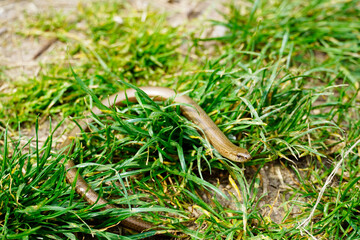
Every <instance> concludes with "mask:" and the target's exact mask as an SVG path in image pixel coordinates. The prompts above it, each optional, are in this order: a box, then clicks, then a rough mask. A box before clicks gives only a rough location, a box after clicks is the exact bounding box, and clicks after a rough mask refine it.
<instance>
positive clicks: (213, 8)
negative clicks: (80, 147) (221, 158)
mask: <svg viewBox="0 0 360 240" xmlns="http://www.w3.org/2000/svg"><path fill="white" fill-rule="evenodd" d="M88 2H89V1H87V2H86V4H88ZM224 2H225V1H223V0H217V1H212V0H196V1H192V0H157V1H145V0H142V1H141V0H137V1H131V5H133V6H134V7H135V8H138V9H142V8H146V7H154V8H156V9H157V10H158V11H160V12H161V11H166V12H167V14H168V16H169V17H168V21H169V23H170V24H171V25H173V26H177V25H182V24H186V25H187V26H188V27H189V28H191V27H193V26H194V25H196V24H199V23H203V22H205V20H206V19H219V18H221V16H220V14H218V13H217V10H219V9H221V8H223V7H224ZM78 4H79V1H77V0H73V1H67V0H49V1H43V0H0V65H3V66H6V67H7V68H8V70H7V72H6V74H7V75H8V76H10V78H11V79H12V80H14V81H20V80H24V79H25V80H26V78H27V77H29V76H36V75H37V74H38V73H39V71H41V66H40V65H39V61H47V60H49V61H50V60H51V58H53V57H54V56H52V55H50V54H48V53H49V52H51V49H52V48H64V50H65V47H66V46H64V45H62V43H59V42H56V43H52V44H50V46H48V48H47V45H49V39H43V38H41V39H33V38H28V39H24V38H23V37H20V36H18V35H16V31H17V29H16V28H17V27H16V26H17V22H19V21H21V20H22V19H23V18H24V16H25V15H24V14H25V13H27V14H37V13H41V12H43V11H47V10H49V9H54V10H56V11H63V12H69V13H70V12H72V11H75V10H76V7H77V5H78ZM83 4H85V3H83ZM205 34H209V35H211V36H221V35H222V34H224V29H222V28H215V29H214V28H213V29H211V32H207V33H205ZM42 49H43V50H44V49H45V51H44V52H43V53H42V55H41V56H40V57H39V58H36V59H35V60H34V56H35V55H36V54H37V53H38V52H39V51H41V50H42ZM64 52H65V51H64ZM64 55H65V53H64ZM6 90H7V86H6V83H1V82H0V91H6ZM44 124H45V123H44ZM45 125H46V124H45ZM42 129H43V133H46V132H47V131H48V128H47V127H42ZM40 130H41V129H40ZM62 132H63V129H60V131H59V134H61V133H62ZM23 134H25V135H27V134H28V136H32V132H31V131H30V132H28V133H27V134H26V133H23ZM41 134H42V133H41V132H40V135H41ZM45 138H46V136H43V139H45ZM62 138H64V137H62ZM59 141H61V138H60V140H59ZM305 165H306V164H305ZM256 168H257V167H255V166H254V167H253V168H251V169H248V170H246V175H247V176H249V179H251V178H252V177H253V174H254V173H255V170H256ZM299 171H300V172H305V171H306V166H305V167H303V168H301V169H299ZM219 178H221V176H219ZM260 178H261V183H260V185H261V186H260V188H261V189H262V191H263V193H264V194H266V197H264V198H263V200H262V201H261V205H265V204H267V207H266V208H263V209H264V210H263V216H264V217H270V218H271V219H272V220H273V221H275V222H277V223H280V222H282V219H283V217H284V213H285V211H284V209H287V208H288V207H289V206H287V204H284V202H286V201H287V200H288V197H289V196H288V195H287V193H286V192H287V191H288V190H289V188H290V187H289V186H293V187H295V188H296V187H297V186H298V185H299V184H298V183H297V180H296V179H297V178H296V176H295V174H294V172H293V171H292V170H290V169H289V168H287V167H285V166H284V165H283V164H282V162H280V161H278V162H272V163H268V164H266V165H265V166H264V167H263V168H262V170H261V171H260ZM226 179H227V177H226V176H225V177H224V180H225V181H222V182H223V183H224V184H223V185H222V186H221V188H222V189H224V190H225V189H228V190H229V189H231V185H230V184H226V182H227V181H226ZM204 195H205V194H204ZM222 204H224V205H228V206H232V205H233V203H231V202H226V201H223V202H222ZM298 211H299V209H297V208H294V209H293V213H294V214H296V213H297V212H298ZM194 215H196V213H194Z"/></svg>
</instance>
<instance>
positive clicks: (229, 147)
mask: <svg viewBox="0 0 360 240" xmlns="http://www.w3.org/2000/svg"><path fill="white" fill-rule="evenodd" d="M140 89H141V90H143V91H144V92H145V93H146V94H147V95H148V96H149V97H151V98H153V100H155V101H159V100H165V99H168V98H174V102H176V103H184V104H182V105H180V109H181V112H182V114H183V115H184V116H185V117H186V118H187V119H189V120H191V121H192V122H194V123H195V124H196V125H198V127H199V128H200V129H201V131H202V133H204V134H205V135H206V137H207V139H208V140H209V142H210V143H211V145H212V146H213V147H214V148H215V149H216V150H217V151H218V152H219V153H220V154H221V155H222V156H223V157H225V158H228V159H229V160H232V161H235V162H246V161H248V160H250V158H251V156H250V154H249V152H248V151H247V150H246V149H243V148H240V147H238V146H235V145H234V144H233V143H231V142H230V141H229V139H228V138H227V137H226V136H225V135H224V133H223V132H222V131H221V130H220V129H219V128H218V127H217V126H216V124H215V123H214V122H213V121H212V120H211V118H210V117H209V116H208V115H207V114H206V112H205V111H204V110H203V109H202V108H201V107H200V106H199V105H198V104H197V103H196V102H194V101H193V100H192V99H191V98H190V97H188V96H186V95H181V94H176V93H175V91H174V90H172V89H169V88H164V87H141V88H140ZM135 93H136V90H134V89H128V90H126V91H121V92H118V93H116V94H114V95H112V96H110V97H109V98H106V99H105V100H103V101H102V104H103V105H105V106H107V107H111V106H121V105H124V103H126V102H127V101H129V102H137V100H136V97H135V96H136V95H135ZM92 112H93V114H101V110H100V109H99V108H97V107H94V108H93V109H92ZM89 115H90V114H88V116H89ZM89 121H91V118H90V119H81V120H79V121H78V125H79V126H80V127H81V129H83V130H84V131H86V130H87V129H88V123H89ZM81 129H80V128H79V127H75V128H74V129H73V130H72V131H71V132H70V134H69V135H68V137H67V139H66V140H65V141H64V142H63V143H62V144H61V146H60V148H61V149H62V148H65V147H67V146H69V145H71V143H72V141H73V139H74V137H76V136H77V135H79V134H80V133H81ZM70 151H71V149H70ZM65 168H66V170H67V173H66V179H67V181H68V182H69V183H74V181H76V183H75V190H76V192H77V193H78V194H79V195H81V196H82V197H83V198H84V199H85V200H86V201H87V202H88V203H89V204H91V205H93V204H96V205H103V206H105V207H104V208H105V209H110V208H115V207H116V206H114V205H111V204H108V202H107V201H106V200H105V199H103V198H102V197H99V195H98V194H97V193H96V192H95V191H94V190H93V189H91V188H90V187H89V185H88V184H87V183H86V181H85V180H84V179H83V178H82V177H81V176H80V175H78V174H77V169H76V167H75V164H74V162H73V161H72V160H69V161H68V162H67V163H66V165H65ZM120 224H121V225H122V226H124V227H125V228H129V229H132V230H135V231H137V232H143V231H146V230H150V229H159V228H156V227H155V226H153V225H152V224H150V223H148V222H145V221H143V220H140V219H138V218H135V217H129V218H126V219H124V220H122V221H121V223H120Z"/></svg>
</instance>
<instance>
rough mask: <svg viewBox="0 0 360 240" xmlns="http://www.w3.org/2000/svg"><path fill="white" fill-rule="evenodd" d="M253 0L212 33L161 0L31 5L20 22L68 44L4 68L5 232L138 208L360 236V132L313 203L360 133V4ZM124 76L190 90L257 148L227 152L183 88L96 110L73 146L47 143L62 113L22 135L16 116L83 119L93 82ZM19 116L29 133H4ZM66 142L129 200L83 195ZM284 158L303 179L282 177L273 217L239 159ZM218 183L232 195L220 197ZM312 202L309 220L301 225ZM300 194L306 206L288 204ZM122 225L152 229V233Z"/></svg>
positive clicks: (104, 188)
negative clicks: (203, 34) (279, 215)
mask: <svg viewBox="0 0 360 240" xmlns="http://www.w3.org/2000/svg"><path fill="white" fill-rule="evenodd" d="M247 3H248V4H245V5H243V6H235V5H233V4H229V5H228V8H229V10H230V14H228V15H224V16H225V20H224V21H223V22H219V21H213V24H218V25H222V26H225V27H226V28H227V29H228V34H227V35H226V36H224V37H221V38H216V39H210V38H209V39H204V38H203V39H200V38H196V37H194V36H196V32H195V33H186V32H185V33H184V32H183V28H173V27H170V26H169V25H168V23H167V22H166V19H165V16H163V15H159V14H158V13H156V12H152V11H151V10H146V14H147V19H146V21H142V20H141V17H142V16H143V14H144V13H142V12H136V11H134V10H132V9H131V7H130V6H128V5H127V4H125V3H116V4H115V3H113V2H110V1H109V2H107V3H106V4H103V3H100V2H99V3H94V5H90V6H83V5H80V6H79V9H78V12H77V13H76V15H73V16H71V19H72V20H67V19H70V17H65V16H64V15H62V14H57V15H56V16H55V17H53V14H50V15H48V16H46V15H39V16H36V17H35V18H34V19H33V18H32V17H31V16H28V18H27V19H26V25H25V26H26V27H25V28H22V29H20V30H19V34H21V35H23V36H24V37H28V36H32V37H33V36H35V37H38V36H48V37H58V38H59V40H60V41H62V42H64V43H66V44H67V46H68V51H67V52H66V53H62V54H61V55H62V56H64V59H63V60H61V61H55V62H53V63H43V69H42V71H41V73H40V75H39V76H38V77H36V78H29V79H26V81H25V82H14V81H13V79H11V76H7V75H6V72H5V71H2V73H1V74H0V78H1V79H2V80H3V81H7V82H8V84H9V86H10V88H11V89H16V90H17V93H18V94H16V95H11V94H7V93H2V94H1V95H0V99H1V100H2V101H1V102H2V103H1V105H0V110H1V111H0V117H1V118H2V121H1V123H0V124H1V125H0V126H1V127H2V129H8V130H7V131H5V130H4V131H3V133H2V134H1V139H2V140H1V142H0V143H1V148H0V155H1V169H0V174H1V176H0V177H1V183H0V185H1V189H2V191H1V192H0V208H1V212H0V232H1V234H0V235H1V236H2V238H3V239H22V238H24V239H38V238H46V239H64V238H71V239H76V238H79V239H80V238H81V237H82V236H83V235H82V234H88V235H94V236H96V237H97V238H99V239H119V236H118V234H117V232H116V231H115V230H114V229H113V228H111V226H114V225H116V224H117V223H118V222H119V221H121V220H122V219H125V218H126V217H128V216H132V215H134V216H141V218H143V219H144V220H146V221H149V222H151V223H154V224H155V225H158V224H161V225H163V226H164V227H165V228H166V229H169V230H170V231H171V232H172V233H177V234H183V233H185V234H186V235H188V236H189V238H190V239H241V238H244V239H248V238H253V239H288V238H292V239H308V238H309V237H310V234H311V235H313V236H315V237H316V238H318V239H356V238H359V237H360V229H359V225H360V219H359V216H360V214H359V211H360V204H359V202H360V199H359V198H360V191H359V170H360V169H359V168H360V167H359V163H358V162H359V147H355V148H354V149H353V151H352V152H351V153H350V154H349V155H347V157H345V158H344V162H343V164H342V166H341V171H340V172H339V173H338V174H337V175H336V176H335V179H334V180H333V182H332V184H330V185H328V186H327V188H326V189H325V192H324V194H323V195H322V196H321V199H320V202H319V204H317V205H316V200H317V198H318V196H319V192H320V189H321V188H322V187H323V186H324V184H325V182H326V179H327V178H328V177H329V176H330V175H331V172H332V170H333V169H334V166H335V164H332V162H336V161H338V160H339V159H340V157H339V156H340V155H343V154H344V153H345V152H346V151H347V150H348V149H349V148H350V147H351V146H352V145H353V144H354V143H355V142H356V141H358V140H359V133H360V132H359V131H360V130H359V129H360V118H359V106H360V105H359V97H358V95H359V74H360V72H359V69H360V68H359V65H360V64H359V61H358V53H359V52H360V51H359V46H360V45H359V41H360V39H359V37H358V36H359V30H360V25H359V23H358V21H357V20H358V15H359V12H358V11H359V10H357V9H358V8H356V6H358V5H359V4H358V2H356V1H348V2H334V3H332V4H329V3H328V2H327V1H310V2H309V3H306V4H305V3H303V2H300V1H290V0H289V1H285V2H284V1H282V2H272V3H271V4H270V3H267V2H260V1H255V2H254V3H253V2H250V1H249V2H247ZM244 6H246V7H244ZM240 8H242V9H240ZM114 16H121V17H122V18H123V20H124V23H123V24H118V23H116V22H114V21H113V17H114ZM64 22H65V24H63V23H64ZM66 22H68V23H66ZM76 23H81V24H76ZM78 33H81V35H78ZM79 36H82V37H79ZM190 36H191V37H190ZM182 43H187V44H190V48H191V49H189V53H190V52H191V54H192V58H190V57H189V56H188V55H184V54H187V53H186V52H185V53H184V51H183V50H180V49H181V48H180V46H181V44H182ZM208 44H212V46H214V48H215V51H214V52H213V53H212V52H210V53H212V54H209V51H204V50H206V49H207V48H208ZM204 52H207V53H208V54H207V55H205V54H204ZM194 54H195V55H194ZM194 56H196V57H194ZM68 60H71V65H72V68H73V69H74V71H75V73H76V74H77V75H78V79H79V80H78V81H76V79H75V76H74V75H72V73H71V71H70V70H69V67H68V65H67V61H68ZM79 81H81V84H79ZM129 84H133V85H135V86H143V85H159V86H170V87H172V88H174V89H176V90H177V91H179V92H185V91H186V92H187V94H188V95H189V96H190V97H192V98H193V99H194V100H195V101H196V102H198V103H199V104H200V105H201V106H202V107H203V108H204V110H205V111H206V112H207V113H208V114H209V116H210V117H211V118H212V119H213V120H214V121H215V122H216V124H217V125H218V126H219V128H220V129H221V130H222V131H223V132H224V133H225V134H226V135H227V136H228V137H229V138H230V139H231V140H232V141H233V142H234V143H235V144H236V145H239V146H241V147H244V148H247V149H248V150H249V151H250V152H251V155H252V156H253V160H252V161H251V162H249V163H246V164H244V165H236V164H234V163H232V162H230V161H228V160H227V159H224V158H223V157H221V155H220V154H219V153H218V152H216V151H215V150H211V146H210V144H209V143H208V141H207V140H206V139H204V138H202V137H201V135H199V133H198V132H197V131H196V128H195V126H194V125H193V124H192V123H191V122H189V121H188V120H187V119H185V118H184V117H183V116H182V115H181V113H180V111H179V107H178V105H177V104H174V103H172V102H171V100H168V101H164V102H153V101H152V100H150V99H149V98H148V97H147V96H146V95H143V94H141V93H139V98H138V99H139V101H140V102H139V103H137V104H130V103H129V104H128V105H127V106H125V107H121V108H119V109H114V110H112V111H106V112H105V113H104V114H103V115H102V116H92V117H93V118H94V119H95V121H94V122H93V123H92V124H91V125H90V127H91V131H90V132H89V133H84V134H83V135H82V137H80V138H77V139H76V141H75V143H74V144H75V151H74V152H73V153H72V155H71V156H67V155H66V154H65V153H64V151H61V150H56V149H55V148H53V147H52V143H53V142H55V141H56V140H57V139H56V138H54V131H55V129H56V128H57V127H59V126H61V125H62V124H65V123H63V122H60V123H59V124H58V125H57V126H56V127H55V128H54V129H52V128H51V127H50V129H49V137H48V138H47V140H46V141H45V143H44V144H43V145H42V146H41V143H39V141H38V139H37V138H38V133H37V134H35V136H34V141H31V140H29V141H28V142H27V143H26V144H23V143H22V142H21V141H20V140H21V139H22V136H21V134H20V133H21V128H22V127H27V126H31V125H35V128H36V129H37V128H38V125H39V124H38V119H39V118H40V119H47V118H48V116H51V117H52V118H54V119H60V120H62V119H64V118H66V117H67V116H74V117H75V118H73V120H74V121H76V119H78V117H81V116H82V114H83V112H84V111H88V110H89V109H90V108H91V107H92V106H93V105H97V102H96V101H95V100H94V99H92V98H91V97H90V95H89V94H86V93H89V92H91V93H92V94H95V95H96V96H98V97H99V98H104V97H103V96H106V95H108V94H112V93H115V92H117V91H119V90H121V89H124V88H126V87H129V86H130V85H129ZM82 85H83V86H82ZM84 98H85V100H86V101H84ZM14 106H16V107H14ZM19 124H21V125H19ZM17 126H21V127H19V129H20V131H19V134H20V135H19V137H14V136H9V132H16V127H17ZM36 132H37V131H36ZM84 146H86V147H84ZM69 158H74V159H75V160H76V162H77V164H78V167H79V168H80V172H81V174H82V175H83V176H84V177H85V178H86V180H87V182H89V183H90V185H91V186H92V187H93V188H94V189H95V190H96V191H97V192H99V193H101V195H103V196H104V197H106V198H107V199H109V200H110V201H111V202H112V203H115V204H119V205H121V206H123V208H119V209H114V210H109V211H99V207H95V208H94V207H91V206H89V205H88V204H86V202H85V201H83V200H82V199H81V198H79V197H78V196H77V195H76V193H75V192H74V189H73V188H72V186H70V185H69V184H67V183H66V181H65V171H64V167H63V164H61V161H62V160H63V159H65V160H66V159H69ZM279 159H280V161H281V162H282V163H283V166H284V167H286V168H288V169H289V170H291V171H293V172H295V173H296V176H297V182H299V186H298V187H296V188H295V187H294V186H289V189H287V190H286V191H285V190H284V191H283V192H281V193H280V198H281V200H282V205H281V208H282V210H283V211H284V215H283V219H282V221H281V222H280V223H276V222H274V221H272V220H271V219H270V218H269V217H268V216H264V215H262V214H261V213H262V210H263V209H264V208H266V207H269V205H265V206H262V205H261V204H260V201H261V200H262V199H266V197H267V196H266V195H263V194H262V189H261V188H260V185H261V181H262V179H260V176H259V175H258V174H253V175H252V177H248V175H246V174H245V173H244V171H243V168H245V169H249V168H254V169H256V173H258V172H259V171H260V168H261V167H263V166H264V165H265V164H267V162H271V161H279ZM304 162H307V164H305V163H304ZM295 164H299V165H301V164H302V165H304V164H305V166H306V169H307V170H306V171H304V169H300V167H296V166H295ZM219 172H221V173H224V174H225V175H226V177H225V178H222V179H221V180H219V181H221V182H226V183H227V184H228V185H229V186H231V190H232V191H227V192H226V191H225V192H224V190H221V186H219V183H218V182H217V181H215V180H214V179H213V178H214V176H213V175H212V176H211V175H210V177H209V173H215V174H216V173H219ZM216 176H218V175H216ZM219 178H220V177H219ZM116 183H117V184H116ZM204 192H205V193H209V196H210V198H209V199H208V200H204V198H203V195H204ZM223 199H228V200H229V201H230V200H232V201H233V202H234V206H235V207H233V208H229V207H226V206H223V205H222V201H223ZM314 206H316V210H315V212H314V215H313V217H312V220H311V224H309V225H306V226H305V227H304V228H303V229H301V228H299V224H300V223H301V222H302V221H304V220H305V219H306V218H307V217H308V216H309V215H310V212H311V210H312V208H313V207H314ZM294 207H297V208H298V209H299V213H298V214H292V212H291V211H292V208H294ZM194 211H195V212H196V216H195V215H194V214H193V213H194ZM305 231H306V232H305ZM127 234H128V235H127V237H128V239H141V238H142V237H144V236H145V234H146V233H142V234H134V235H131V234H129V233H128V232H127ZM149 234H153V232H150V233H149Z"/></svg>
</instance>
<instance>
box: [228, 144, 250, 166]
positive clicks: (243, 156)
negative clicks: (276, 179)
mask: <svg viewBox="0 0 360 240" xmlns="http://www.w3.org/2000/svg"><path fill="white" fill-rule="evenodd" d="M250 159H251V155H250V153H249V152H248V151H247V150H246V149H243V148H240V147H237V149H236V151H233V152H232V153H231V157H230V160H232V161H234V162H247V161H249V160H250Z"/></svg>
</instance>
